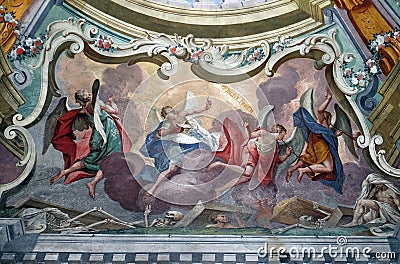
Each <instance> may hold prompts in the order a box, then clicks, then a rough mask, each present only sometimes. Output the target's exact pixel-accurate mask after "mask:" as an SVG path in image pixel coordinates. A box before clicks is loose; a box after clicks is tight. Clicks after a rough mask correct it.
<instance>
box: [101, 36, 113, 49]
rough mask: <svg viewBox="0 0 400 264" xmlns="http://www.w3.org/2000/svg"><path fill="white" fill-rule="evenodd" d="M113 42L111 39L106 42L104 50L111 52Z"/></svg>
mask: <svg viewBox="0 0 400 264" xmlns="http://www.w3.org/2000/svg"><path fill="white" fill-rule="evenodd" d="M111 44H112V40H111V38H109V39H106V40H104V42H103V48H104V49H106V50H109V49H110V48H111Z"/></svg>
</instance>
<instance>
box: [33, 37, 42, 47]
mask: <svg viewBox="0 0 400 264" xmlns="http://www.w3.org/2000/svg"><path fill="white" fill-rule="evenodd" d="M33 45H34V46H35V47H40V46H42V45H43V40H42V39H41V38H39V37H38V38H36V39H35V40H34V41H33Z"/></svg>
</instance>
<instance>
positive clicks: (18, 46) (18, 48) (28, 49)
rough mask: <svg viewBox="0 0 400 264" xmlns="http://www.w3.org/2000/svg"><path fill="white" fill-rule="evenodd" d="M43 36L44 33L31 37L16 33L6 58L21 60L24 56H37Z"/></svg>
mask: <svg viewBox="0 0 400 264" xmlns="http://www.w3.org/2000/svg"><path fill="white" fill-rule="evenodd" d="M44 38H45V34H40V36H39V37H33V38H32V37H26V36H22V35H18V38H17V41H16V42H15V45H14V48H13V49H12V50H11V51H10V53H8V54H7V58H8V59H9V60H10V61H22V60H25V59H26V58H32V57H36V56H38V55H39V54H40V51H41V50H42V49H43V43H44V42H43V39H44Z"/></svg>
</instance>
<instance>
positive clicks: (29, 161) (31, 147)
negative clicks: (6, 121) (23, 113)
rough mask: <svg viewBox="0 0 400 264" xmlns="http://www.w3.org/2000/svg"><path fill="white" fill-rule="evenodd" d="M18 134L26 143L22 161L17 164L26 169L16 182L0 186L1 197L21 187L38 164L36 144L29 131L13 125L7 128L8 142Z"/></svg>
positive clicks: (5, 132)
mask: <svg viewBox="0 0 400 264" xmlns="http://www.w3.org/2000/svg"><path fill="white" fill-rule="evenodd" d="M17 134H18V135H19V136H20V138H21V139H22V141H23V143H24V156H23V158H22V160H20V161H19V162H18V163H17V166H18V167H22V166H25V168H24V170H23V171H22V173H21V174H20V175H19V176H18V177H17V178H16V179H15V180H13V181H11V182H9V183H4V184H0V197H1V195H2V194H3V193H4V192H5V191H8V190H10V189H12V188H14V187H16V186H18V185H20V184H21V183H22V182H23V181H24V180H25V179H26V178H27V177H28V176H29V174H30V173H31V172H32V170H33V168H34V166H35V163H36V150H35V143H34V141H33V138H32V136H31V134H30V133H29V132H28V130H26V129H25V128H23V127H20V126H15V125H12V126H9V127H7V128H6V129H5V131H4V136H5V137H6V139H8V140H13V139H14V138H15V137H16V136H17Z"/></svg>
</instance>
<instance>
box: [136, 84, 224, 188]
mask: <svg viewBox="0 0 400 264" xmlns="http://www.w3.org/2000/svg"><path fill="white" fill-rule="evenodd" d="M192 102H196V101H195V98H194V96H193V95H192V94H191V93H190V92H188V93H187V96H186V104H185V107H184V108H183V109H182V110H179V111H176V110H175V109H174V108H172V107H171V106H164V107H163V108H162V110H161V116H162V118H163V120H162V121H161V122H160V123H159V124H158V126H157V127H156V128H155V129H154V130H153V131H152V132H151V133H150V134H148V135H147V136H146V140H145V143H144V145H143V146H142V147H141V149H140V151H141V153H142V154H143V155H144V156H146V157H150V158H153V159H154V164H155V168H156V169H157V171H158V172H159V173H160V174H159V175H158V178H157V180H156V182H155V183H154V184H153V186H152V187H151V188H150V189H149V190H148V191H147V195H153V194H154V192H155V191H156V189H157V188H158V186H159V185H160V184H161V183H162V182H163V181H164V180H166V179H168V178H169V177H170V176H171V175H172V174H173V173H174V172H176V171H177V169H178V168H179V167H180V163H181V161H182V159H183V158H184V156H185V154H187V153H189V152H191V151H193V150H196V149H204V150H207V151H211V150H212V149H213V148H214V147H215V146H217V145H218V140H217V139H216V137H214V136H213V135H211V134H210V133H209V132H208V131H207V130H205V129H204V128H203V127H201V126H200V124H199V123H198V121H197V120H196V119H195V118H194V117H193V116H194V115H197V114H200V113H202V112H205V111H207V110H208V109H210V108H211V105H212V103H211V100H210V99H209V98H207V101H206V104H205V106H204V107H195V106H194V105H193V104H190V103H192Z"/></svg>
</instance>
